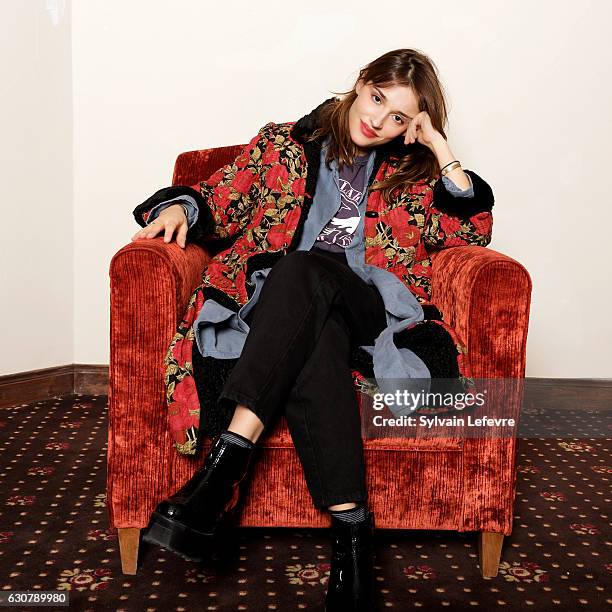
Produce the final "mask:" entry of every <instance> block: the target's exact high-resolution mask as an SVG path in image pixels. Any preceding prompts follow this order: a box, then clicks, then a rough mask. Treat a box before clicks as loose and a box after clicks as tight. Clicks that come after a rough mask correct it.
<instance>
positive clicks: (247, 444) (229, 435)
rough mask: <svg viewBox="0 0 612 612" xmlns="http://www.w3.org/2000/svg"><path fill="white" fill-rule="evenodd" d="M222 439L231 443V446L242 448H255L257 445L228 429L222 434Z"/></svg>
mask: <svg viewBox="0 0 612 612" xmlns="http://www.w3.org/2000/svg"><path fill="white" fill-rule="evenodd" d="M221 439H222V440H225V442H229V443H230V444H235V445H236V446H242V448H255V444H254V443H253V442H251V441H250V440H249V439H248V438H245V437H244V436H241V435H240V434H238V433H235V432H233V431H229V430H227V429H226V430H225V431H224V432H223V433H222V434H221Z"/></svg>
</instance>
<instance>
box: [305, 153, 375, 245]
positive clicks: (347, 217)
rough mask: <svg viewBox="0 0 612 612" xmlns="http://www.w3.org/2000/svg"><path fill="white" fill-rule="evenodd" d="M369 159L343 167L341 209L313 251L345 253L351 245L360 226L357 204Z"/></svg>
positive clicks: (340, 174)
mask: <svg viewBox="0 0 612 612" xmlns="http://www.w3.org/2000/svg"><path fill="white" fill-rule="evenodd" d="M369 157H370V156H369V155H368V154H366V155H361V156H359V157H355V160H354V162H353V165H352V166H343V168H342V170H340V171H339V172H338V183H339V187H340V208H339V209H338V211H337V212H336V214H335V215H334V216H333V217H332V219H331V220H330V221H329V223H328V224H327V225H326V226H325V227H324V228H323V230H322V231H321V233H320V234H319V236H317V239H316V240H315V243H314V245H313V247H312V248H313V249H322V250H324V251H332V252H335V253H343V252H344V249H345V248H346V247H348V246H349V244H351V241H352V240H353V234H354V233H355V230H356V229H357V226H358V225H359V210H358V208H357V204H359V200H360V199H361V195H362V193H363V190H364V188H365V185H364V183H365V175H366V166H367V163H368V158H369Z"/></svg>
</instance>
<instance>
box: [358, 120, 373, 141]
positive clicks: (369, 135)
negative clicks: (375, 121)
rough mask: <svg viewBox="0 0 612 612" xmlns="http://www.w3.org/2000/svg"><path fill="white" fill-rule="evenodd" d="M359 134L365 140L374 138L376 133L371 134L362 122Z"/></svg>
mask: <svg viewBox="0 0 612 612" xmlns="http://www.w3.org/2000/svg"><path fill="white" fill-rule="evenodd" d="M361 133H362V134H363V135H364V136H366V137H367V138H375V137H376V132H373V131H372V130H371V129H370V128H369V127H368V126H367V125H366V124H365V123H364V122H363V121H362V122H361Z"/></svg>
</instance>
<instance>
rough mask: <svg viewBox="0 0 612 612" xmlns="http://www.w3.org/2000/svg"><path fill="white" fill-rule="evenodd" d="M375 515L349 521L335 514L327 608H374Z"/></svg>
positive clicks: (335, 611)
mask: <svg viewBox="0 0 612 612" xmlns="http://www.w3.org/2000/svg"><path fill="white" fill-rule="evenodd" d="M373 532H374V515H373V513H372V512H370V511H368V514H367V518H366V520H365V521H363V522H360V523H348V522H346V521H341V520H339V519H337V518H335V517H334V516H333V515H332V526H331V535H332V555H331V568H330V571H329V584H328V587H327V593H326V595H325V610H326V612H340V611H342V612H349V611H357V610H359V611H360V612H362V611H363V612H366V611H367V612H371V610H374V568H373V558H372V555H373V546H372V538H373V535H374V533H373Z"/></svg>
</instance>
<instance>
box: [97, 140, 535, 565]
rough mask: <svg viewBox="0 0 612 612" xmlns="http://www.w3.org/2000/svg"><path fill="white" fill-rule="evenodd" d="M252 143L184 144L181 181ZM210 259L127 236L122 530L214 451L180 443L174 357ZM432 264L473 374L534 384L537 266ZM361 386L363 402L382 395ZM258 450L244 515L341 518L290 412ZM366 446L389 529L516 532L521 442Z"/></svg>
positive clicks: (115, 490) (513, 401) (514, 403)
mask: <svg viewBox="0 0 612 612" xmlns="http://www.w3.org/2000/svg"><path fill="white" fill-rule="evenodd" d="M241 148H242V147H241V146H233V147H223V148H218V149H209V150H205V151H194V152H189V153H183V154H181V155H180V156H179V157H178V159H177V162H176V165H175V170H174V177H173V184H184V185H192V184H195V183H196V182H198V180H201V179H202V178H205V177H207V176H209V175H210V174H211V173H212V172H213V171H215V170H216V169H218V168H219V167H221V166H222V165H224V164H226V163H227V162H229V161H231V160H232V159H234V158H235V157H236V155H238V153H239V152H240V150H241ZM209 258H210V254H208V253H206V252H205V251H204V250H203V249H202V248H200V247H198V246H195V245H193V244H188V245H187V248H186V249H185V250H182V249H181V248H180V247H178V246H177V245H176V243H175V242H172V243H170V244H165V243H164V242H163V240H162V238H161V237H158V238H156V239H151V240H148V241H137V242H133V243H130V244H128V245H127V246H125V247H124V248H122V249H121V250H120V251H119V252H118V253H117V254H116V255H115V256H114V257H113V260H112V262H111V266H110V281H111V347H110V349H111V355H110V356H111V360H110V388H109V442H108V489H107V493H108V494H107V503H108V510H109V514H110V522H111V525H112V526H114V527H117V528H119V529H120V534H121V530H124V532H125V533H136V534H137V531H136V532H135V531H132V530H130V529H128V528H135V529H139V528H142V527H144V526H146V525H147V523H148V520H149V516H150V514H151V512H152V510H153V508H154V507H155V505H156V504H157V503H158V502H159V501H161V500H162V499H163V498H165V497H167V496H168V495H170V494H171V493H173V492H174V491H175V490H176V489H177V488H178V487H179V486H181V485H182V484H183V483H184V482H185V481H186V480H188V479H189V477H190V475H191V474H192V473H193V472H194V470H195V469H196V468H197V466H198V465H200V463H201V461H202V459H200V460H198V461H197V462H194V461H192V460H191V459H188V458H186V457H184V456H181V455H179V454H178V453H177V452H176V451H175V450H174V448H173V446H172V442H171V439H170V436H169V434H168V431H167V424H166V405H165V393H164V391H165V390H164V383H163V375H164V365H163V358H164V355H165V353H166V350H167V348H168V345H169V343H170V340H171V339H172V337H173V335H174V333H175V330H176V327H177V323H178V321H179V319H180V317H181V316H182V314H183V312H184V309H185V308H186V305H187V301H188V299H189V297H190V295H191V293H192V291H193V289H194V288H195V287H196V285H197V284H199V282H200V279H201V274H202V270H203V268H204V266H205V265H206V263H207V261H208V260H209ZM432 270H433V279H432V301H433V303H435V304H436V305H437V306H438V308H439V310H440V311H441V312H442V314H443V317H444V319H445V320H446V321H448V322H449V323H450V324H451V325H452V326H453V327H454V329H455V330H456V331H457V333H458V335H459V337H460V338H461V339H462V340H463V343H464V344H465V345H466V346H467V347H468V355H469V359H470V363H471V367H472V373H473V376H474V377H475V378H514V379H521V380H522V378H523V376H524V372H525V347H526V339H527V328H528V319H529V305H530V298H531V279H530V277H529V274H528V273H527V271H526V270H525V268H524V267H523V266H522V265H521V264H519V263H518V262H516V261H514V260H513V259H511V258H509V257H507V256H505V255H502V254H500V253H498V252H496V251H494V250H492V249H488V248H482V247H454V248H449V249H445V250H442V251H439V252H437V253H432ZM359 396H360V398H361V401H362V407H363V405H365V402H368V401H371V400H370V398H369V397H367V396H365V395H363V396H362V395H361V394H359ZM507 401H508V402H509V405H507V406H506V407H505V409H504V413H505V416H511V415H515V416H518V414H519V409H520V403H521V401H522V393H521V387H520V386H519V387H516V388H515V391H514V392H513V393H512V394H511V397H510V398H509V399H508V400H507ZM478 410H480V409H477V413H476V415H475V416H477V415H478ZM209 443H210V442H209ZM258 446H259V448H260V451H259V453H258V458H257V461H256V462H255V465H254V466H253V471H252V473H251V477H250V483H249V488H248V491H247V492H246V495H245V498H244V505H243V510H242V514H241V520H240V524H241V525H243V526H269V527H289V526H291V527H298V526H300V527H326V526H328V525H329V524H330V519H329V515H328V514H327V513H324V512H320V511H318V510H316V509H315V508H314V507H313V506H312V504H311V503H310V496H309V493H308V490H307V488H306V483H305V480H304V477H303V473H302V468H301V465H300V463H299V460H298V457H297V454H296V452H295V450H294V448H293V444H292V442H291V438H290V436H289V432H288V429H287V426H286V423H285V420H284V418H281V419H280V421H279V422H278V425H277V427H276V428H275V429H274V431H272V432H271V433H270V435H268V436H267V437H265V438H262V440H261V441H260V443H259V445H258ZM364 446H365V459H366V465H367V475H368V490H369V495H370V504H371V507H372V509H373V510H374V513H375V517H376V526H377V527H378V528H393V529H454V530H458V531H480V532H492V533H493V534H503V535H509V534H510V533H511V530H512V516H513V502H514V491H515V478H516V469H515V454H516V441H515V440H514V439H470V438H465V439H457V438H448V439H440V438H428V437H427V433H426V432H423V434H422V436H420V437H419V438H417V439H405V438H385V439H380V438H378V439H366V440H365V442H364ZM207 448H208V444H207V445H206V446H205V449H204V450H205V451H206V449H207ZM130 537H131V536H130ZM500 538H501V536H500ZM500 542H501V539H500ZM500 546H501V543H500ZM122 550H123V549H122ZM124 569H125V564H124ZM133 569H134V571H135V565H134V568H133ZM128 573H133V572H128ZM492 575H494V574H492Z"/></svg>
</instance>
